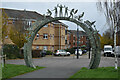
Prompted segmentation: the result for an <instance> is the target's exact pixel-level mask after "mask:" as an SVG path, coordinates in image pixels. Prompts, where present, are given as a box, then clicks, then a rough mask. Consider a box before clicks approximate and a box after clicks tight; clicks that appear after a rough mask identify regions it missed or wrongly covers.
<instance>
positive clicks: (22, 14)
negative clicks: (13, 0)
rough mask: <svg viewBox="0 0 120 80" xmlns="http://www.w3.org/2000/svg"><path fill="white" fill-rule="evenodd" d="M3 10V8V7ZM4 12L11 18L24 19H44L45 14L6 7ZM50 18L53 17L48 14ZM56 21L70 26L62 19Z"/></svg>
mask: <svg viewBox="0 0 120 80" xmlns="http://www.w3.org/2000/svg"><path fill="white" fill-rule="evenodd" d="M2 10H3V8H2ZM4 12H5V13H6V14H7V16H8V17H9V18H24V19H34V20H43V19H44V16H43V15H41V14H40V13H37V12H36V11H27V10H15V9H6V8H4ZM46 17H47V18H48V19H51V18H53V17H50V16H46ZM54 23H60V24H62V25H64V26H65V27H68V26H67V25H66V24H64V23H62V22H60V21H54Z"/></svg>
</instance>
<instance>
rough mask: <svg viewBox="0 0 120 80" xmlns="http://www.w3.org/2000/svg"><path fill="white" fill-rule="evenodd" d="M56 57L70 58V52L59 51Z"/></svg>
mask: <svg viewBox="0 0 120 80" xmlns="http://www.w3.org/2000/svg"><path fill="white" fill-rule="evenodd" d="M54 55H55V56H70V52H66V51H65V50H57V52H56V53H55V54H54Z"/></svg>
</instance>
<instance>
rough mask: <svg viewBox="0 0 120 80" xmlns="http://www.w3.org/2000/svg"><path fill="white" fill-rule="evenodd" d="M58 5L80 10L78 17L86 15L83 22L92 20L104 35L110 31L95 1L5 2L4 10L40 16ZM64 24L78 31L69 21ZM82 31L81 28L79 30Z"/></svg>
mask: <svg viewBox="0 0 120 80" xmlns="http://www.w3.org/2000/svg"><path fill="white" fill-rule="evenodd" d="M57 4H62V5H65V6H67V7H68V8H69V9H70V10H71V9H73V8H74V9H78V13H77V15H79V14H81V13H82V12H84V13H85V15H84V17H83V20H84V21H85V20H90V21H96V23H95V25H96V28H97V30H98V31H99V32H100V34H102V33H103V32H104V31H105V30H106V29H108V26H107V25H106V19H105V16H104V14H103V13H101V12H100V11H98V10H97V6H96V2H95V0H91V2H90V1H87V0H85V1H84V2H83V1H81V0H74V1H73V0H69V1H66V0H64V1H63V0H57V1H55V0H52V2H51V1H50V0H48V1H47V0H46V1H45V0H44V1H43V0H29V2H28V0H19V1H18V0H4V1H2V8H8V9H17V10H24V9H26V10H28V11H36V12H38V13H40V14H46V12H47V9H50V10H53V9H54V7H55V6H57ZM62 22H63V23H65V24H67V25H68V26H69V27H68V29H70V30H77V25H76V24H74V23H72V22H68V21H62ZM79 29H80V30H82V29H81V28H79Z"/></svg>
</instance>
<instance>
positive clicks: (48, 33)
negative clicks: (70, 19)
mask: <svg viewBox="0 0 120 80" xmlns="http://www.w3.org/2000/svg"><path fill="white" fill-rule="evenodd" d="M1 10H2V11H4V12H5V13H6V14H7V16H8V26H13V25H14V23H15V22H16V21H15V20H16V18H21V19H23V21H26V22H27V27H31V25H32V23H34V22H36V21H40V20H43V19H44V17H43V15H41V14H39V13H37V12H35V11H26V10H13V9H4V10H3V9H1ZM47 18H48V19H49V18H51V17H47ZM67 28H68V26H67V25H65V24H63V23H62V22H60V21H55V22H51V23H48V24H46V25H45V26H44V27H43V28H41V29H40V30H39V31H38V33H37V35H36V36H35V38H34V41H33V45H32V49H33V50H43V49H44V50H50V51H54V50H57V49H64V48H65V29H67ZM24 29H26V27H25V28H24ZM5 42H6V44H14V43H13V42H12V41H11V40H10V38H9V36H6V39H5Z"/></svg>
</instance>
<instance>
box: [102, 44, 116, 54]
mask: <svg viewBox="0 0 120 80" xmlns="http://www.w3.org/2000/svg"><path fill="white" fill-rule="evenodd" d="M104 56H114V52H113V49H112V46H111V45H104Z"/></svg>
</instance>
